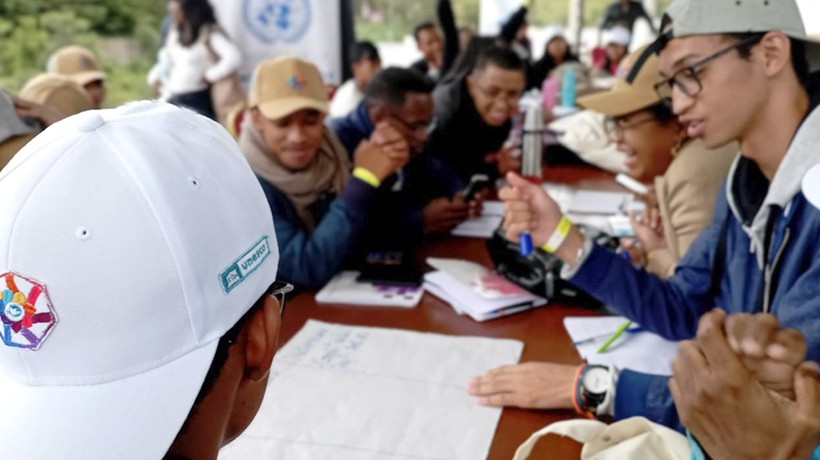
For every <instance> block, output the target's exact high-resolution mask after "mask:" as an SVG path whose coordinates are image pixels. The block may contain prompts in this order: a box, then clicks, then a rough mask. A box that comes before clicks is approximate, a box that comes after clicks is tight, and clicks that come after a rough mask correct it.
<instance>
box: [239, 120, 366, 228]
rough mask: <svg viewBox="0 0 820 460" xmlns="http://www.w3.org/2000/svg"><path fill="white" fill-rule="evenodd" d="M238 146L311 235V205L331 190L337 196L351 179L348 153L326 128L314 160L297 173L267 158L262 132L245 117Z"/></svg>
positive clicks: (314, 225) (277, 161) (269, 157)
mask: <svg viewBox="0 0 820 460" xmlns="http://www.w3.org/2000/svg"><path fill="white" fill-rule="evenodd" d="M239 147H240V149H242V152H243V153H244V154H245V158H246V159H247V160H248V163H250V165H251V168H252V169H253V172H254V173H256V174H257V175H258V176H260V177H262V178H263V179H265V180H266V181H268V182H270V183H271V184H272V185H274V186H275V187H276V188H277V189H279V190H280V191H281V192H282V193H284V194H285V195H287V197H288V199H290V202H291V203H293V206H294V207H295V208H296V213H297V214H298V215H299V219H301V221H302V224H303V225H304V226H305V228H306V229H307V231H308V232H312V231H313V229H315V228H316V224H317V222H316V218H315V216H314V215H313V212H312V210H311V208H312V206H313V204H314V203H316V201H317V200H318V199H319V197H320V196H322V195H323V194H324V193H326V192H328V191H330V190H332V191H333V192H335V193H336V195H339V194H340V193H341V192H342V189H344V186H345V184H347V180H348V179H349V178H350V160H349V159H348V156H347V151H346V150H345V148H344V146H343V145H342V144H341V142H339V139H337V138H336V135H335V134H333V132H332V131H330V129H328V128H327V127H325V128H324V135H323V140H322V145H321V147H319V152H318V154H317V155H316V158H314V160H313V162H311V163H310V165H309V166H308V167H307V168H305V169H302V170H299V171H293V170H290V169H288V168H286V167H285V166H283V165H282V164H281V163H280V162H279V160H277V159H276V158H275V157H274V156H273V155H268V152H267V147H266V146H265V140H264V138H263V137H262V133H261V132H260V131H259V130H258V129H256V127H255V126H254V125H253V122H252V121H251V117H250V116H247V117H245V122H244V123H243V124H242V134H241V135H240V136H239Z"/></svg>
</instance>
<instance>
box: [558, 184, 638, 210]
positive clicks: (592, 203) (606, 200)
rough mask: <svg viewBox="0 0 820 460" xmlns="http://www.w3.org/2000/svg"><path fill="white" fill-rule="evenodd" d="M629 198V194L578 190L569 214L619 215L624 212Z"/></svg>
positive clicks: (570, 205)
mask: <svg viewBox="0 0 820 460" xmlns="http://www.w3.org/2000/svg"><path fill="white" fill-rule="evenodd" d="M629 197H630V195H629V194H628V193H620V192H600V191H597V190H578V191H577V192H575V196H574V197H573V199H572V202H571V203H570V204H569V208H568V209H567V212H569V213H573V214H606V215H613V214H618V213H620V212H622V210H623V206H624V204H625V203H626V201H627V200H628V199H629Z"/></svg>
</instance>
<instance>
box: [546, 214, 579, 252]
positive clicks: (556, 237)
mask: <svg viewBox="0 0 820 460" xmlns="http://www.w3.org/2000/svg"><path fill="white" fill-rule="evenodd" d="M571 228H572V222H570V221H569V219H567V216H561V220H560V221H558V225H557V226H556V227H555V230H554V231H553V232H552V235H551V236H550V238H549V239H548V240H547V243H546V244H544V245H543V246H541V249H543V250H545V251H547V252H550V253H552V252H555V250H556V249H558V248H559V247H560V246H561V243H563V242H564V239H566V237H567V235H569V230H570V229H571Z"/></svg>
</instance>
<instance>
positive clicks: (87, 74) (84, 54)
mask: <svg viewBox="0 0 820 460" xmlns="http://www.w3.org/2000/svg"><path fill="white" fill-rule="evenodd" d="M46 70H47V71H48V72H53V73H59V74H62V75H65V76H67V77H70V78H71V79H73V80H74V81H76V82H77V83H79V84H80V86H85V85H87V84H89V83H91V82H93V81H97V80H105V78H106V75H105V72H103V71H102V69H101V68H100V63H99V61H97V57H96V56H94V53H92V52H91V51H90V50H89V49H87V48H83V47H82V46H77V45H70V46H64V47H62V48H60V49H58V50H57V51H55V52H54V54H52V55H51V57H49V58H48V64H47V65H46Z"/></svg>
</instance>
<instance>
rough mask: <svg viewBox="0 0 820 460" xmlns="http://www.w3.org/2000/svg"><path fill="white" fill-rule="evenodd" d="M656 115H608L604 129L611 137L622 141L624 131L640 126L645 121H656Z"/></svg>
mask: <svg viewBox="0 0 820 460" xmlns="http://www.w3.org/2000/svg"><path fill="white" fill-rule="evenodd" d="M654 120H655V117H654V116H651V115H650V116H648V117H643V118H637V117H618V118H613V117H606V118H605V119H604V130H606V132H607V134H609V136H610V138H611V139H613V140H616V141H620V140H621V139H623V138H624V131H626V130H627V129H630V128H635V127H637V126H640V125H642V124H644V123H648V122H650V121H654Z"/></svg>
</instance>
